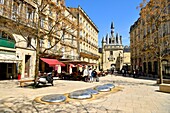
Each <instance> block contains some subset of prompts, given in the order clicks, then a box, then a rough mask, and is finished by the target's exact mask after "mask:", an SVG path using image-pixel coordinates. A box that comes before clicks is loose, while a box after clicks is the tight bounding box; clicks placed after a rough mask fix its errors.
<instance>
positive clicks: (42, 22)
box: [40, 17, 45, 28]
mask: <svg viewBox="0 0 170 113" xmlns="http://www.w3.org/2000/svg"><path fill="white" fill-rule="evenodd" d="M44 23H45V18H44V17H42V18H41V22H40V24H41V28H44V26H45V25H44Z"/></svg>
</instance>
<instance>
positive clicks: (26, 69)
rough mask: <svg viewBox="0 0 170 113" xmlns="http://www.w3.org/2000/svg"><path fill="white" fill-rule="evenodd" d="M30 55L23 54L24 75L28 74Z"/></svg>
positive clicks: (27, 75)
mask: <svg viewBox="0 0 170 113" xmlns="http://www.w3.org/2000/svg"><path fill="white" fill-rule="evenodd" d="M30 58H31V56H30V55H25V77H29V76H30Z"/></svg>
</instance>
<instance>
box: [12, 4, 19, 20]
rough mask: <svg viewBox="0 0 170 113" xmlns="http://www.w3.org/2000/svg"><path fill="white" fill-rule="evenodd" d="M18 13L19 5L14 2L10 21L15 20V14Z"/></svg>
mask: <svg viewBox="0 0 170 113" xmlns="http://www.w3.org/2000/svg"><path fill="white" fill-rule="evenodd" d="M18 13H19V4H18V3H16V2H14V3H13V9H12V19H14V20H15V19H16V18H17V14H18Z"/></svg>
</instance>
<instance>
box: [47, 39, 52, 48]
mask: <svg viewBox="0 0 170 113" xmlns="http://www.w3.org/2000/svg"><path fill="white" fill-rule="evenodd" d="M50 47H51V41H50V40H48V48H50Z"/></svg>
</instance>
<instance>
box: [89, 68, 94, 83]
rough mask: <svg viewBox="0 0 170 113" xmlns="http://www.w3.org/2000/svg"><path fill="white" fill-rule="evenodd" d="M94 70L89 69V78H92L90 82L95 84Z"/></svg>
mask: <svg viewBox="0 0 170 113" xmlns="http://www.w3.org/2000/svg"><path fill="white" fill-rule="evenodd" d="M92 71H93V70H92V69H91V68H90V69H89V77H90V82H93V73H92Z"/></svg>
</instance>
